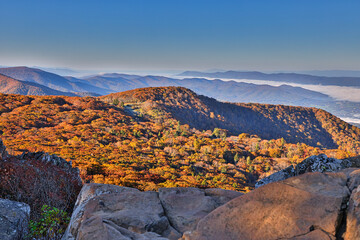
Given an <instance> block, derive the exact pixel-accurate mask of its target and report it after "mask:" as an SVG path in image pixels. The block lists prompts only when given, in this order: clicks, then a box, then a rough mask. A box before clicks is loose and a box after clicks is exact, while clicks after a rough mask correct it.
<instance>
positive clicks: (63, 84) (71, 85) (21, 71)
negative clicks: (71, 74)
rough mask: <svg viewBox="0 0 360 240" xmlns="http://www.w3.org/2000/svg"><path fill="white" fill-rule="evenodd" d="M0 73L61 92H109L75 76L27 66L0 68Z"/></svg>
mask: <svg viewBox="0 0 360 240" xmlns="http://www.w3.org/2000/svg"><path fill="white" fill-rule="evenodd" d="M0 74H3V75H6V76H8V77H11V78H14V79H18V80H21V81H26V82H32V83H37V84H41V85H43V86H46V87H48V88H52V89H54V90H58V91H62V92H92V93H97V94H108V93H110V92H111V91H108V90H104V89H101V88H97V87H95V86H92V85H90V84H87V83H84V82H81V81H80V80H79V81H77V79H76V78H71V81H70V80H69V79H67V78H65V77H62V76H59V75H57V74H53V73H50V72H46V71H43V70H40V69H36V68H28V67H10V68H0Z"/></svg>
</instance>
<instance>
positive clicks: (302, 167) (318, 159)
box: [255, 154, 352, 188]
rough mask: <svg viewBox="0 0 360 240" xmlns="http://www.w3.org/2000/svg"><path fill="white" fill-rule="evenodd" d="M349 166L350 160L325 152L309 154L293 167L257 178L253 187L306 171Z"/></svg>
mask: <svg viewBox="0 0 360 240" xmlns="http://www.w3.org/2000/svg"><path fill="white" fill-rule="evenodd" d="M351 166H352V162H351V161H350V160H348V159H344V160H339V159H335V158H328V157H327V156H326V155H325V154H320V155H316V156H311V157H308V158H306V159H305V160H304V161H302V162H301V163H299V164H298V165H296V167H295V168H294V167H293V166H289V167H287V168H285V169H283V170H281V171H278V172H276V173H273V174H271V175H270V176H268V177H265V178H263V179H260V180H258V181H257V182H256V183H255V188H258V187H260V186H263V185H265V184H268V183H272V182H278V181H282V180H285V179H288V178H290V177H294V176H298V175H301V174H304V173H307V172H336V171H339V170H341V169H345V168H349V167H351Z"/></svg>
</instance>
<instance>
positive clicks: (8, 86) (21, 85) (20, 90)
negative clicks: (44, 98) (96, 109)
mask: <svg viewBox="0 0 360 240" xmlns="http://www.w3.org/2000/svg"><path fill="white" fill-rule="evenodd" d="M0 92H1V93H8V94H21V95H40V96H41V95H64V96H75V94H74V93H69V92H62V91H57V90H54V89H51V88H48V87H45V86H43V85H40V84H37V83H32V82H25V81H19V80H16V79H13V78H11V77H8V76H5V75H2V74H0Z"/></svg>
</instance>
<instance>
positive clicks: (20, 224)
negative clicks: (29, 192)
mask: <svg viewBox="0 0 360 240" xmlns="http://www.w3.org/2000/svg"><path fill="white" fill-rule="evenodd" d="M29 217H30V207H29V205H27V204H25V203H21V202H15V201H10V200H7V199H0V239H1V240H17V239H23V238H24V237H25V235H26V230H27V226H28V220H29Z"/></svg>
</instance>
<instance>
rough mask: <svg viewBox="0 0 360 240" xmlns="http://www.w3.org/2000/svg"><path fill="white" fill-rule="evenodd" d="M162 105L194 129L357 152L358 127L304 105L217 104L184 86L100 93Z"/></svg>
mask: <svg viewBox="0 0 360 240" xmlns="http://www.w3.org/2000/svg"><path fill="white" fill-rule="evenodd" d="M102 99H104V100H105V101H107V102H113V101H114V100H115V99H116V101H119V102H124V103H137V104H139V103H140V104H143V105H145V106H154V108H157V109H163V110H164V111H165V112H167V113H169V114H170V115H171V116H172V117H174V118H175V119H177V120H179V121H180V122H181V123H183V124H188V125H189V126H190V127H194V128H197V129H203V130H207V129H214V128H223V129H227V130H228V131H229V132H230V133H231V134H233V135H234V134H235V135H236V134H240V133H249V134H256V135H258V136H259V137H261V138H264V139H274V138H281V137H283V138H284V139H285V140H286V141H287V142H291V143H297V142H303V143H305V144H308V145H310V146H319V147H326V148H337V147H339V146H340V147H342V148H343V149H346V150H349V151H359V150H360V129H359V128H357V127H355V126H352V125H350V124H348V123H346V122H344V121H342V120H341V119H339V118H337V117H335V116H334V115H331V114H330V113H328V112H326V111H324V110H321V109H317V108H305V107H293V106H284V105H269V104H245V103H226V102H219V101H217V100H215V99H213V98H209V97H206V96H201V95H197V94H196V93H194V92H193V91H191V90H189V89H186V88H181V87H180V88H179V87H167V88H143V89H136V90H132V91H126V92H121V93H114V94H110V95H108V96H104V97H102Z"/></svg>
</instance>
